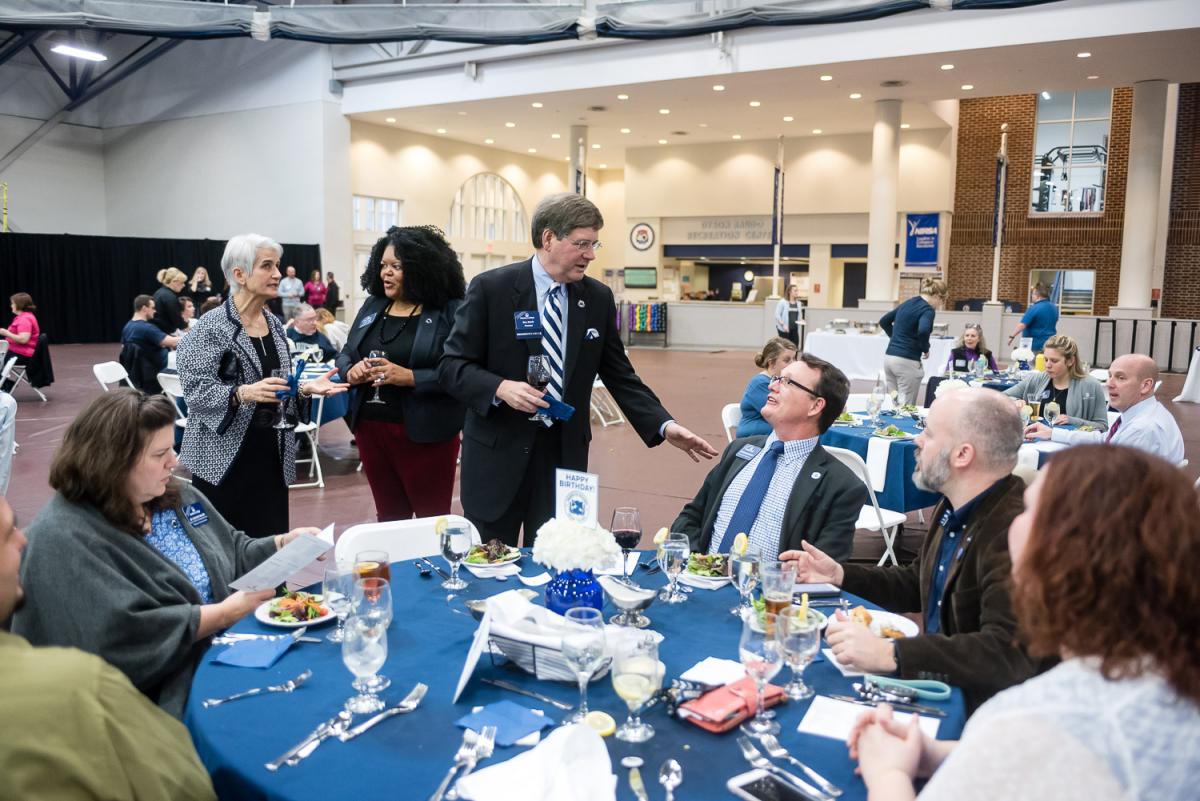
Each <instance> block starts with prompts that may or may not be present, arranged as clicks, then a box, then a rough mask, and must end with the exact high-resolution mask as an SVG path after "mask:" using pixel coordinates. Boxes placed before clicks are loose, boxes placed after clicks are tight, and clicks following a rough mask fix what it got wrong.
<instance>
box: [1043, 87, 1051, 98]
mask: <svg viewBox="0 0 1200 801" xmlns="http://www.w3.org/2000/svg"><path fill="white" fill-rule="evenodd" d="M1049 99H1050V93H1049V92H1047V91H1046V90H1044V89H1043V90H1042V100H1049Z"/></svg>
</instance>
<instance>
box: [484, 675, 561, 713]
mask: <svg viewBox="0 0 1200 801" xmlns="http://www.w3.org/2000/svg"><path fill="white" fill-rule="evenodd" d="M480 681H482V682H483V683H484V684H491V685H492V686H493V687H499V688H500V689H502V690H508V691H509V692H511V693H517V694H518V695H524V696H527V697H529V698H536V699H537V700H539V701H543V702H545V703H547V704H550V705H551V706H554V707H558V708H559V709H574V708H575V707H573V706H572V705H571V704H567V703H563V702H562V701H559V700H558V699H557V698H551V697H550V696H548V695H542V694H541V693H536V692H534V691H533V690H526V689H525V688H524V687H518V686H517V685H515V684H510V683H509V682H507V681H501V680H500V679H480Z"/></svg>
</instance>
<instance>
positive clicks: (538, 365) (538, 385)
mask: <svg viewBox="0 0 1200 801" xmlns="http://www.w3.org/2000/svg"><path fill="white" fill-rule="evenodd" d="M525 380H526V381H528V382H529V386H531V387H533V388H534V389H536V390H537V391H538V392H541V393H542V394H543V395H544V394H545V393H546V387H548V386H550V357H549V356H547V355H546V354H544V353H543V354H541V355H539V356H530V357H529V364H528V366H527V367H526V368H525ZM529 419H530V420H536V421H537V422H539V423H540V422H544V421H546V420H549V419H550V418H549V417H547V416H546V414H545V413H544V412H542V411H541V410H539V411H538V412H537V414H535V415H533V416H532V417H530V418H529Z"/></svg>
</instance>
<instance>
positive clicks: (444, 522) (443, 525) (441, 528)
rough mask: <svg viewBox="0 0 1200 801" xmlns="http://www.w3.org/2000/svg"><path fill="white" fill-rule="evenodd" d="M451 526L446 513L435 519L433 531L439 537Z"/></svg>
mask: <svg viewBox="0 0 1200 801" xmlns="http://www.w3.org/2000/svg"><path fill="white" fill-rule="evenodd" d="M448 528H450V521H449V520H448V519H447V518H446V516H445V515H443V516H442V517H439V518H438V519H437V520H435V521H433V533H434V534H437V535H438V536H439V537H440V536H442V535H443V534H445V533H446V529H448Z"/></svg>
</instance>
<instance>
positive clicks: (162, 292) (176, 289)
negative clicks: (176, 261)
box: [151, 267, 187, 335]
mask: <svg viewBox="0 0 1200 801" xmlns="http://www.w3.org/2000/svg"><path fill="white" fill-rule="evenodd" d="M156 277H157V278H158V283H160V284H162V286H160V287H159V288H158V289H157V290H155V292H154V319H153V320H151V322H152V323H154V324H155V325H157V326H158V327H159V328H160V329H162V332H163V333H164V334H170V335H174V334H175V332H176V331H179V330H180V329H182V328H185V327H186V326H184V321H183V304H182V303H180V301H179V295H180V293H181V292H183V288H184V287H185V286H187V276H186V275H184V274H183V271H182V270H178V269H176V268H175V267H166V268H164V269H162V270H159V271H158V275H157V276H156Z"/></svg>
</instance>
